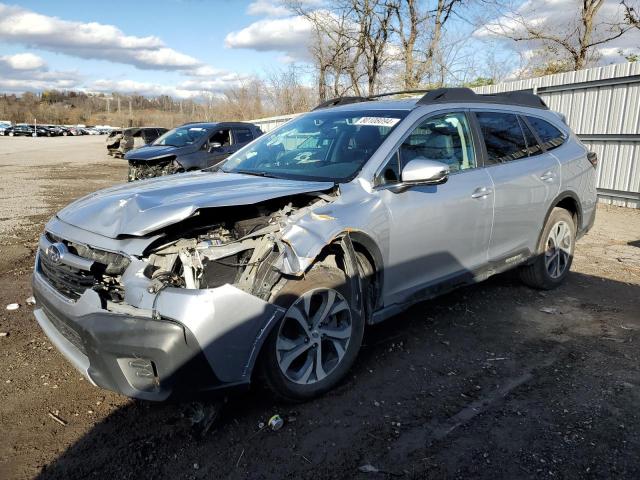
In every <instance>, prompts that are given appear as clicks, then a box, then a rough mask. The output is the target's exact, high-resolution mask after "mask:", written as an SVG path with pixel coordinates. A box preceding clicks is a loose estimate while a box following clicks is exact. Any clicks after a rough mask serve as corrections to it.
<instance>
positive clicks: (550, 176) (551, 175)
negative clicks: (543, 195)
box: [540, 170, 556, 182]
mask: <svg viewBox="0 0 640 480" xmlns="http://www.w3.org/2000/svg"><path fill="white" fill-rule="evenodd" d="M554 178H556V175H555V173H553V172H552V171H551V170H549V171H548V172H544V173H543V174H542V175H540V180H542V181H543V182H551V181H553V179H554Z"/></svg>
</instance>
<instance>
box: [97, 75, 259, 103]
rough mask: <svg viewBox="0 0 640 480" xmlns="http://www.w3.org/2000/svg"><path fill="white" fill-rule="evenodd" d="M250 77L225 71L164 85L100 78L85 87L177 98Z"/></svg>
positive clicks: (216, 90) (218, 90)
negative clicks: (209, 76)
mask: <svg viewBox="0 0 640 480" xmlns="http://www.w3.org/2000/svg"><path fill="white" fill-rule="evenodd" d="M249 78H250V77H248V76H243V75H238V74H235V73H225V74H221V75H217V76H215V77H211V78H201V79H196V78H192V79H189V80H185V81H183V82H180V83H178V84H177V85H164V84H158V83H152V82H139V81H135V80H111V79H100V80H96V81H94V82H91V83H90V84H89V85H88V86H87V89H88V90H89V91H92V92H102V93H111V92H118V93H124V94H138V95H144V96H158V95H170V96H172V97H177V98H194V97H200V96H203V95H205V94H211V93H214V94H215V93H221V92H223V91H224V90H225V89H227V88H230V87H234V86H238V85H240V84H241V83H242V82H243V81H246V80H248V79H249Z"/></svg>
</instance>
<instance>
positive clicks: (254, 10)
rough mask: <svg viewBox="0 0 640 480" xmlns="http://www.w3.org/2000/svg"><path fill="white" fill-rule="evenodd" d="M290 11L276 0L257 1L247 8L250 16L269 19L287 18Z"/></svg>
mask: <svg viewBox="0 0 640 480" xmlns="http://www.w3.org/2000/svg"><path fill="white" fill-rule="evenodd" d="M289 13H290V12H289V10H288V9H287V8H286V7H284V6H283V5H282V4H280V3H279V2H278V3H276V2H274V0H256V1H255V2H251V3H250V4H249V6H248V7H247V14H249V15H266V16H268V17H285V16H287V15H289Z"/></svg>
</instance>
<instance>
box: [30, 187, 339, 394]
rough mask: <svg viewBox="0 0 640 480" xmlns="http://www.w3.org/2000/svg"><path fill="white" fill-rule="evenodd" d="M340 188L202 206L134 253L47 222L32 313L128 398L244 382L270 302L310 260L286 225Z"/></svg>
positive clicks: (89, 370) (272, 310)
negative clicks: (297, 250)
mask: <svg viewBox="0 0 640 480" xmlns="http://www.w3.org/2000/svg"><path fill="white" fill-rule="evenodd" d="M337 195H338V192H337V189H334V190H331V191H329V192H325V193H303V194H297V195H292V196H289V197H280V198H276V199H270V200H267V201H263V202H260V203H257V204H252V205H241V206H229V207H216V208H205V209H201V210H198V211H197V212H196V214H195V215H192V216H190V217H189V218H187V219H185V220H182V221H180V222H177V223H175V224H173V225H170V226H168V227H165V228H164V229H163V230H162V231H161V232H160V233H155V234H154V235H153V236H149V237H147V239H145V241H146V242H147V243H146V244H145V245H144V247H142V248H141V251H140V253H139V254H125V253H123V252H122V251H118V250H116V249H114V248H113V246H115V245H118V242H120V243H123V242H127V241H131V242H140V241H142V240H141V239H136V238H134V239H126V240H121V241H120V240H114V241H113V242H108V243H109V244H108V245H106V246H105V247H104V248H101V247H94V246H89V245H88V244H87V243H91V242H87V243H83V242H79V241H75V240H72V239H71V238H75V237H78V236H80V235H81V233H82V232H80V231H79V229H77V228H75V227H72V228H71V227H70V226H68V225H66V224H64V227H63V226H62V222H61V221H59V220H56V219H54V220H52V222H50V224H48V225H47V230H48V231H47V232H46V233H45V235H43V236H42V238H41V241H40V248H39V251H38V255H37V259H36V268H35V272H34V282H33V283H34V294H35V296H36V298H37V300H38V305H39V306H38V309H37V310H36V318H37V320H38V322H39V323H40V325H41V326H42V328H43V330H44V331H45V332H46V333H47V335H48V336H49V338H50V339H51V340H52V342H53V343H54V344H55V345H56V347H57V348H58V349H59V350H61V351H62V352H63V353H64V354H65V356H67V358H68V359H69V360H70V361H71V362H72V363H73V364H74V365H75V366H76V368H78V369H79V370H81V371H82V372H83V373H84V374H85V375H86V376H87V377H88V378H89V379H90V380H91V381H92V382H93V383H95V384H97V385H99V386H101V387H103V388H107V389H110V390H115V391H118V392H121V393H123V394H125V395H128V396H131V397H137V398H143V399H151V400H163V399H165V398H167V397H168V396H169V395H171V394H172V393H174V392H177V391H193V390H198V391H201V390H211V389H217V388H222V387H230V386H240V385H247V384H248V383H249V382H250V379H251V373H252V370H253V365H254V363H255V361H256V357H257V355H258V353H259V351H260V347H261V345H262V342H263V341H264V339H265V338H266V336H267V335H268V333H269V331H270V328H271V327H272V326H273V325H274V324H275V323H276V322H277V321H278V320H279V318H280V317H281V316H282V315H283V313H284V312H283V310H282V309H281V308H280V307H278V306H276V305H274V304H272V303H270V300H271V299H272V298H273V296H274V295H275V294H276V293H277V292H278V290H279V288H281V286H282V285H283V283H284V282H285V281H286V279H287V278H291V277H295V276H300V275H303V274H304V271H305V269H306V267H307V266H308V262H305V261H304V260H301V259H300V258H298V257H297V255H296V254H295V252H294V251H293V249H292V248H291V246H290V245H289V244H288V243H287V241H286V238H285V237H286V232H287V231H288V230H289V229H290V227H291V226H292V225H294V224H295V223H296V222H297V221H298V220H299V219H301V218H302V217H304V216H306V215H308V214H310V213H311V212H312V211H313V210H315V209H317V208H318V207H321V206H323V205H326V204H328V203H330V202H332V201H333V200H334V199H335V197H336V196H337ZM92 245H93V244H92ZM129 250H135V249H134V248H131V249H129Z"/></svg>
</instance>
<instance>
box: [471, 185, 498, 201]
mask: <svg viewBox="0 0 640 480" xmlns="http://www.w3.org/2000/svg"><path fill="white" fill-rule="evenodd" d="M492 193H493V189H491V188H489V187H478V188H476V189H475V190H474V191H473V193H472V194H471V198H487V197H488V196H489V195H491V194H492Z"/></svg>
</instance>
